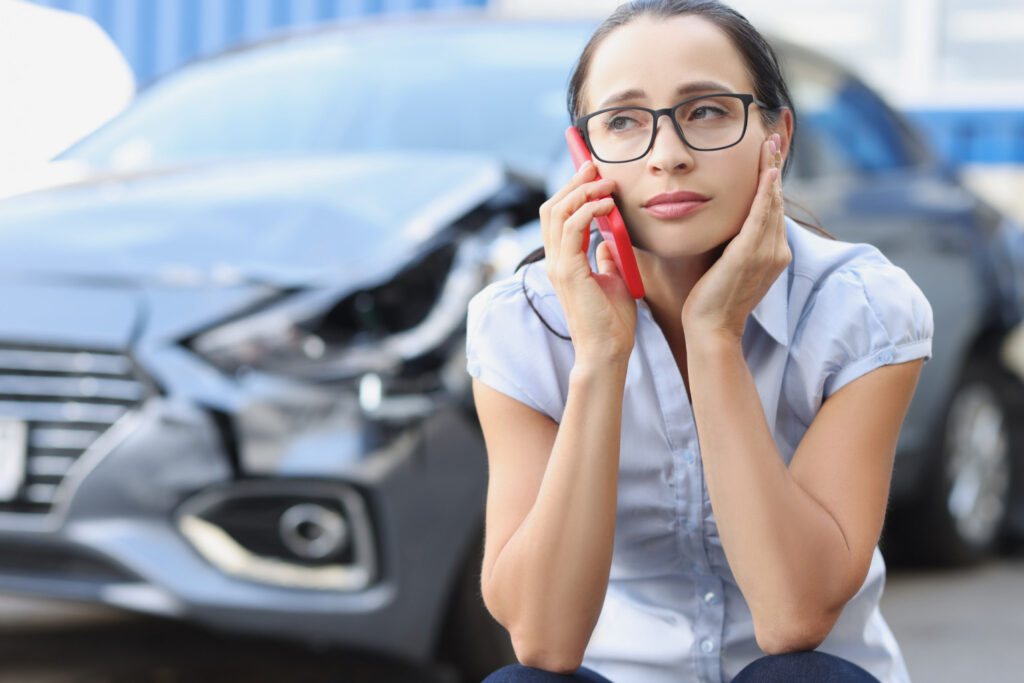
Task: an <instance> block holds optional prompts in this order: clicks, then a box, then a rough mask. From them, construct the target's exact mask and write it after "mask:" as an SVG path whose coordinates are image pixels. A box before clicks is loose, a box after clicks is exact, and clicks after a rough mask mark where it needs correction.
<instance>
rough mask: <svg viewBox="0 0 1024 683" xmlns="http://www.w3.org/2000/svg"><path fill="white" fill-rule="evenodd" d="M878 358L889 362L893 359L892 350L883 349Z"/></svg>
mask: <svg viewBox="0 0 1024 683" xmlns="http://www.w3.org/2000/svg"><path fill="white" fill-rule="evenodd" d="M878 358H879V360H881V361H882V362H883V363H891V362H892V359H893V355H892V351H883V352H882V353H881V354H879V356H878Z"/></svg>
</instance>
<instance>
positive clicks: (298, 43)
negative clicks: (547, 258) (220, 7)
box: [62, 28, 586, 169]
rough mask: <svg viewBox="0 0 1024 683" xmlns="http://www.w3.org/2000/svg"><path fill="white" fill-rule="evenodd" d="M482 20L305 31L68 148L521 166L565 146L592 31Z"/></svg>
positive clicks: (228, 60)
mask: <svg viewBox="0 0 1024 683" xmlns="http://www.w3.org/2000/svg"><path fill="white" fill-rule="evenodd" d="M531 35H534V36H535V40H534V41H533V42H531V41H530V40H528V39H523V38H522V37H521V36H518V35H517V34H516V32H514V31H509V30H504V31H501V30H498V29H493V28H491V29H487V28H485V29H483V30H481V29H480V28H470V29H468V30H467V29H463V30H461V31H459V30H453V29H450V28H449V29H447V30H445V31H428V30H419V31H409V30H406V31H401V32H398V31H394V32H390V33H389V32H380V33H379V34H374V35H360V34H358V33H355V32H346V33H340V34H336V35H334V36H330V35H327V36H316V37H311V38H303V39H295V40H291V41H288V42H285V43H279V44H273V45H268V46H263V47H259V48H256V49H251V50H245V51H242V52H239V53H236V54H232V55H227V56H224V57H221V58H217V59H213V60H208V61H205V62H199V63H196V64H194V65H192V66H189V67H186V68H184V69H183V70H181V71H179V72H178V73H177V74H174V75H172V76H170V77H168V78H166V79H164V80H163V81H161V82H158V83H157V84H155V85H154V86H153V87H152V88H150V89H149V90H148V91H146V92H144V93H143V94H142V95H141V96H140V98H139V100H138V101H137V103H136V105H135V106H133V107H132V108H131V109H130V110H129V111H128V112H126V113H125V114H124V115H123V116H121V117H120V118H119V119H117V120H115V121H114V122H113V123H111V124H110V125H108V126H107V127H106V128H104V129H101V130H100V131H99V132H97V133H96V134H95V135H93V136H92V137H91V138H88V139H86V140H85V141H84V142H83V143H81V144H79V145H77V146H76V147H74V148H72V149H71V150H69V151H68V152H66V153H65V154H64V155H62V158H68V159H79V160H83V161H86V162H87V163H89V164H91V165H95V166H101V167H113V168H119V169H125V168H138V167H142V166H148V165H153V164H173V163H181V162H188V161H194V160H203V159H218V158H225V157H230V158H239V157H245V156H259V157H265V156H268V155H307V154H331V153H338V152H363V151H379V150H396V149H414V150H432V149H446V150H460V151H482V152H486V153H490V154H496V155H498V156H499V157H500V158H502V159H503V160H505V161H506V162H508V163H510V164H512V165H513V166H526V167H530V166H531V165H536V164H537V163H538V161H544V160H547V158H549V157H550V156H551V155H553V154H554V153H555V152H556V150H557V145H558V143H559V141H560V140H561V139H562V130H563V129H564V127H565V126H566V125H567V124H568V115H567V114H566V110H565V86H566V82H567V80H568V76H569V69H570V68H571V66H572V64H573V60H574V58H575V55H576V54H577V52H578V50H579V47H580V45H581V44H582V42H583V41H584V39H585V38H586V33H585V30H577V31H573V32H570V33H568V34H556V33H550V34H543V33H539V34H537V33H535V34H531Z"/></svg>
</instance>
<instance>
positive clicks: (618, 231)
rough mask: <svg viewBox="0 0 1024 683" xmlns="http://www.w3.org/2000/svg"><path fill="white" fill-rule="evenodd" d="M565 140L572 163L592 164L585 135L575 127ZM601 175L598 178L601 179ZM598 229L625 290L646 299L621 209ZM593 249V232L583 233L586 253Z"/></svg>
mask: <svg viewBox="0 0 1024 683" xmlns="http://www.w3.org/2000/svg"><path fill="white" fill-rule="evenodd" d="M565 139H566V141H567V142H568V143H569V153H570V154H571V155H572V162H573V164H574V165H575V166H576V169H577V170H578V169H579V167H580V166H582V165H583V164H584V162H586V161H591V156H590V150H588V149H587V143H585V142H584V141H583V136H582V135H580V132H579V130H577V129H576V127H575V126H569V128H567V129H566V131H565ZM600 177H601V176H600V174H598V176H597V178H600ZM594 220H595V221H597V229H598V230H600V231H601V236H602V237H603V238H604V241H605V242H608V244H609V245H610V246H611V248H612V258H614V259H615V265H617V266H618V267H619V272H620V273H622V279H623V280H625V282H626V288H627V289H628V290H629V293H630V294H631V295H632V296H633V298H634V299H642V298H643V296H644V283H643V281H642V280H641V279H640V269H639V268H637V266H636V256H635V255H634V254H633V244H632V243H631V242H630V241H629V233H627V232H626V224H625V222H623V220H622V214H621V213H619V208H618V207H614V208H613V209H612V211H611V213H609V214H608V215H607V216H597V217H596V218H595V219H594ZM589 248H590V232H589V231H588V232H586V233H584V234H583V253H586V252H587V250H588V249H589Z"/></svg>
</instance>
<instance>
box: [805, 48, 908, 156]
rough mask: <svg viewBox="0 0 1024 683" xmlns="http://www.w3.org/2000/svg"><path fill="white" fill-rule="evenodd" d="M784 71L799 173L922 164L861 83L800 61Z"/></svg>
mask: <svg viewBox="0 0 1024 683" xmlns="http://www.w3.org/2000/svg"><path fill="white" fill-rule="evenodd" d="M787 70H788V73H789V79H790V88H791V90H792V95H793V100H794V104H795V106H796V110H797V113H798V115H799V117H800V118H799V123H798V125H799V126H800V130H798V132H797V143H796V144H797V146H798V148H799V149H798V156H799V155H802V156H803V159H802V160H801V168H802V173H800V174H801V175H816V174H826V175H832V174H842V173H852V174H864V173H876V172H880V171H886V170H892V169H898V168H904V167H908V166H913V165H916V164H918V163H920V162H921V161H922V158H923V157H922V151H921V149H920V146H919V144H918V143H917V142H916V141H915V140H913V139H912V138H910V137H909V135H908V133H907V131H906V130H905V128H904V127H903V126H902V125H901V124H900V122H899V121H898V120H897V119H896V118H895V117H894V116H893V114H892V112H891V111H890V110H889V109H888V108H887V107H886V106H885V105H884V104H883V103H882V101H881V100H880V99H879V98H878V96H876V95H875V94H874V93H873V92H872V91H871V90H869V89H868V88H866V87H865V86H864V85H863V84H861V83H860V82H859V81H857V80H856V79H854V78H852V77H850V76H849V75H847V74H844V73H843V72H841V71H839V70H835V69H830V68H825V67H822V66H813V65H810V64H808V63H804V62H802V61H793V62H790V63H788V64H787ZM801 138H803V139H801Z"/></svg>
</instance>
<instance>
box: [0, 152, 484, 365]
mask: <svg viewBox="0 0 1024 683" xmlns="http://www.w3.org/2000/svg"><path fill="white" fill-rule="evenodd" d="M502 182H503V172H502V169H501V167H500V166H499V165H497V164H496V163H494V162H492V161H489V160H487V159H485V158H481V157H478V156H468V155H426V154H387V155H365V156H350V157H332V158H320V159H296V160H274V161H252V162H246V163H231V164H223V163H221V164H210V165H205V166H200V167H190V168H179V169H169V170H162V171H153V172H147V173H145V174H136V175H132V176H120V177H111V176H106V177H99V178H94V179H93V180H91V181H88V182H85V183H79V184H76V185H74V186H67V187H63V188H57V189H53V190H48V191H44V192H38V193H34V194H31V195H26V196H22V197H17V198H13V199H9V200H7V201H4V202H0V289H2V290H3V291H4V293H5V295H6V296H8V297H10V296H14V297H15V301H20V302H21V303H20V304H18V305H17V306H15V302H12V301H11V300H10V299H8V304H10V305H8V306H4V307H3V308H4V309H5V311H6V313H8V314H10V315H11V316H13V317H9V318H8V321H9V322H11V323H12V324H13V323H14V322H15V321H17V320H22V321H23V324H22V325H21V326H20V327H18V328H17V330H16V332H17V336H18V337H24V336H32V337H35V336H36V335H34V334H31V331H30V330H31V329H39V331H40V332H42V333H43V336H46V337H49V336H51V335H55V336H56V337H59V338H60V339H62V340H67V341H70V339H69V336H72V337H73V336H75V331H74V330H72V329H68V330H65V331H63V332H61V333H58V330H56V329H53V328H54V326H56V327H62V326H63V325H62V323H61V322H60V321H61V319H66V318H65V317H64V316H60V315H56V311H57V308H59V307H51V310H53V311H54V313H55V315H53V316H46V317H47V318H48V319H49V322H48V323H47V324H46V325H44V326H43V329H40V328H39V327H38V326H37V324H36V322H35V321H36V319H37V318H38V317H39V310H40V307H41V306H46V304H44V303H42V302H41V301H40V300H39V299H38V298H37V297H35V296H32V295H30V294H27V292H28V289H27V288H32V290H33V291H34V292H39V293H42V292H48V293H49V294H48V296H47V297H45V298H46V299H47V300H48V301H58V300H59V301H64V302H67V303H68V304H69V305H70V302H71V301H74V302H75V304H74V306H75V307H76V308H80V307H83V306H84V307H89V308H94V310H95V308H96V307H103V308H104V309H105V310H108V311H113V310H114V309H115V308H117V307H116V306H113V305H112V303H111V302H110V301H108V299H110V298H111V297H113V298H115V299H118V300H119V301H122V302H124V303H123V305H122V306H121V309H122V310H123V311H124V313H123V315H122V316H121V318H123V320H121V322H120V324H114V321H110V324H111V326H110V327H108V329H113V328H117V329H119V330H120V332H119V333H116V334H113V338H109V339H104V340H103V341H104V342H105V343H104V344H103V345H104V346H106V345H108V344H116V345H118V346H120V345H121V344H122V343H125V342H127V338H126V335H127V333H128V331H129V330H135V331H136V332H139V329H138V328H139V325H140V324H141V323H140V322H139V319H140V318H141V317H143V316H142V313H141V311H142V310H145V316H144V317H145V319H146V324H145V326H146V328H147V330H146V332H147V333H156V332H160V333H164V334H176V333H178V332H180V331H182V330H187V329H195V328H196V327H200V326H203V325H206V324H211V323H213V322H216V321H217V320H218V319H219V318H221V317H223V316H225V315H228V314H230V313H231V312H233V311H235V310H237V309H239V308H242V307H248V306H252V305H254V303H256V302H257V301H258V300H260V299H262V298H266V297H269V296H273V295H275V294H277V293H279V292H280V291H281V290H283V289H291V288H296V287H299V288H301V287H327V288H330V289H340V290H344V289H346V288H347V287H357V286H361V285H364V284H366V283H377V282H379V281H381V279H383V278H387V277H389V276H390V275H391V274H393V273H395V272H397V271H398V270H400V269H401V268H402V267H403V266H404V265H405V264H407V263H409V262H410V261H411V260H413V259H414V258H416V257H417V256H418V255H419V254H421V253H423V251H424V249H425V248H427V247H428V246H429V245H430V244H432V243H433V242H435V241H436V239H437V238H438V237H439V235H440V233H441V232H442V231H444V230H445V229H446V228H447V227H448V226H450V225H451V224H452V222H453V221H455V220H457V219H458V218H460V217H461V216H463V215H464V214H465V213H467V212H468V211H470V210H472V209H473V208H475V207H476V206H478V205H479V204H480V203H482V202H484V201H486V200H487V199H488V198H489V197H490V196H492V195H493V194H494V193H495V192H496V191H497V190H498V189H499V188H500V187H501V184H502ZM92 292H94V293H95V298H93V294H91V293H92ZM89 301H92V304H90V303H89ZM12 306H13V307H14V308H15V309H21V308H24V311H23V315H18V314H17V311H16V310H8V309H11V308H12ZM111 314H113V313H111ZM26 316H27V317H26ZM26 326H27V328H26ZM7 327H8V325H7V324H0V328H7ZM154 328H155V329H154ZM80 330H81V328H80V327H79V328H78V331H79V332H80ZM11 331H15V330H11ZM94 332H96V330H95V329H94ZM4 333H5V330H4V329H0V335H3V334H4ZM101 336H104V337H105V336H106V335H102V334H101ZM146 336H148V334H147V335H146ZM97 341H99V340H97Z"/></svg>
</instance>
